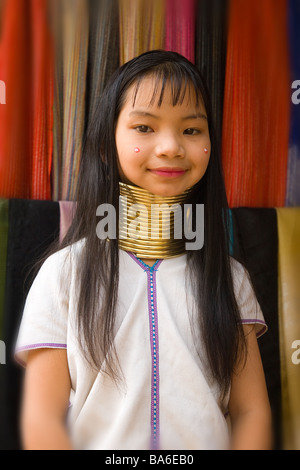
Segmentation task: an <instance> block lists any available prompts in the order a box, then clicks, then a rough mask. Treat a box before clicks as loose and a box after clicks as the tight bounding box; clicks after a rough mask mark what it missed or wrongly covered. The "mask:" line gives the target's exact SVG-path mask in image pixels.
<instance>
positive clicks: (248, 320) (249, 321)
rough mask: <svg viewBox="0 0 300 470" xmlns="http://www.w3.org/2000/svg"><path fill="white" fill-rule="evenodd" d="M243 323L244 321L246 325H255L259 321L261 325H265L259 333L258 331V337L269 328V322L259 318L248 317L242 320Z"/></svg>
mask: <svg viewBox="0 0 300 470" xmlns="http://www.w3.org/2000/svg"><path fill="white" fill-rule="evenodd" d="M241 323H243V324H244V325H255V324H256V323H259V324H261V325H263V327H262V328H261V330H259V331H258V332H257V333H256V337H257V338H259V337H260V336H262V335H263V334H264V333H265V332H266V331H267V329H268V326H267V324H266V323H265V322H264V321H263V320H259V319H258V318H246V319H244V320H241Z"/></svg>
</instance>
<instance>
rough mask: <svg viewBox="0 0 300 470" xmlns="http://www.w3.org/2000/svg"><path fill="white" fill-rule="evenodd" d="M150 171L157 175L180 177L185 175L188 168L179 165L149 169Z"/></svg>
mask: <svg viewBox="0 0 300 470" xmlns="http://www.w3.org/2000/svg"><path fill="white" fill-rule="evenodd" d="M149 171H151V173H153V174H155V175H157V176H163V177H164V178H178V177H179V176H182V175H184V174H185V172H186V171H187V170H185V169H184V168H179V167H160V168H152V169H149Z"/></svg>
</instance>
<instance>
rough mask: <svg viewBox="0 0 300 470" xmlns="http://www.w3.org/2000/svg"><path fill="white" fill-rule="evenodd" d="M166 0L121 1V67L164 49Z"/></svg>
mask: <svg viewBox="0 0 300 470" xmlns="http://www.w3.org/2000/svg"><path fill="white" fill-rule="evenodd" d="M164 18H165V0H152V1H151V2H149V1H147V0H139V1H132V0H120V1H119V31H120V65H122V64H124V63H125V62H127V61H129V60H131V59H133V58H134V57H136V56H138V55H140V54H142V53H143V52H146V51H149V50H153V49H163V48H164Z"/></svg>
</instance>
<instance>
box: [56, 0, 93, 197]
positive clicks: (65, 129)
mask: <svg viewBox="0 0 300 470" xmlns="http://www.w3.org/2000/svg"><path fill="white" fill-rule="evenodd" d="M52 1H53V2H54V4H53V7H52V9H51V8H50V10H51V24H52V27H53V31H54V32H55V46H56V50H55V54H56V85H55V103H54V123H53V126H54V129H53V136H54V156H53V197H52V198H53V200H58V199H60V200H73V199H74V197H75V193H76V188H77V178H78V171H79V166H80V159H81V150H82V140H83V134H84V128H85V99H86V73H87V62H88V39H89V36H88V35H89V15H88V12H89V10H88V3H87V2H86V0H71V1H70V0H52ZM55 2H58V3H56V5H55Z"/></svg>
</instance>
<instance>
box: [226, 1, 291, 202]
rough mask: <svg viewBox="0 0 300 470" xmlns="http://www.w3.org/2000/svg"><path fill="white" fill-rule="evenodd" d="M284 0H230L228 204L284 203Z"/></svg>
mask: <svg viewBox="0 0 300 470" xmlns="http://www.w3.org/2000/svg"><path fill="white" fill-rule="evenodd" d="M287 41H288V36H287V0H263V1H261V0H251V2H249V0H231V3H230V9H229V27H228V45H227V65H226V81H225V97H224V114H223V138H222V153H223V166H224V173H225V182H226V189H227V196H228V201H229V205H230V207H234V206H248V207H276V206H277V207H278V206H284V204H285V191H286V177H287V158H288V140H289V114H290V77H289V63H288V42H287Z"/></svg>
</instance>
